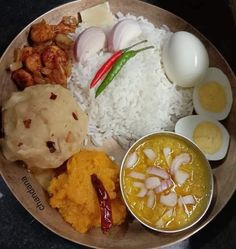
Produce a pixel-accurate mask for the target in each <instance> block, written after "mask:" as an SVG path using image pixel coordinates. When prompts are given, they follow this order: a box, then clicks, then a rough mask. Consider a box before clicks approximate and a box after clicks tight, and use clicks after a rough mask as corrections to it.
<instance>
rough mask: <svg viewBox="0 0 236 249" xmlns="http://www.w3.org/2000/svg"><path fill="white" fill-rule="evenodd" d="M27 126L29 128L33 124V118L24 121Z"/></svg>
mask: <svg viewBox="0 0 236 249" xmlns="http://www.w3.org/2000/svg"><path fill="white" fill-rule="evenodd" d="M23 123H24V126H25V128H27V129H29V128H30V125H31V119H25V120H24V121H23Z"/></svg>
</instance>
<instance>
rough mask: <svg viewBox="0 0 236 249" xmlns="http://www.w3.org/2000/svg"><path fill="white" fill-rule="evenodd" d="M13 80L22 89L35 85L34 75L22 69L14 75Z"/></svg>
mask: <svg viewBox="0 0 236 249" xmlns="http://www.w3.org/2000/svg"><path fill="white" fill-rule="evenodd" d="M12 79H13V80H14V81H15V83H16V84H17V86H18V87H19V88H20V89H24V88H25V87H28V86H32V85H34V80H33V77H32V75H31V74H30V73H29V72H27V71H26V70H24V69H22V68H20V69H18V70H16V71H14V72H13V73H12Z"/></svg>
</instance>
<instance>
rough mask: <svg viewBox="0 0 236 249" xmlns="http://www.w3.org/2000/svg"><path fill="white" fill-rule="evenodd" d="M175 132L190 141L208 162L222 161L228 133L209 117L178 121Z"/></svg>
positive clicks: (201, 116)
mask: <svg viewBox="0 0 236 249" xmlns="http://www.w3.org/2000/svg"><path fill="white" fill-rule="evenodd" d="M175 132H176V133H179V134H181V135H183V136H185V137H187V138H189V139H190V140H192V141H193V142H194V143H195V144H196V145H197V146H198V147H199V148H200V149H201V150H202V152H203V153H204V154H205V156H206V158H207V159H208V160H212V161H216V160H220V159H223V158H224V157H225V155H226V153H227V150H228V147H229V133H228V131H227V130H226V129H225V127H224V126H223V125H222V124H221V123H220V122H219V121H216V120H214V119H212V118H210V117H207V116H203V115H191V116H187V117H184V118H181V119H180V120H178V122H177V123H176V125H175Z"/></svg>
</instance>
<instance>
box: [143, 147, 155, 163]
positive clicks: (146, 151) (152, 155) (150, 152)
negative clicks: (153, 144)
mask: <svg viewBox="0 0 236 249" xmlns="http://www.w3.org/2000/svg"><path fill="white" fill-rule="evenodd" d="M143 153H144V154H145V156H146V157H147V158H148V159H149V160H151V161H154V159H155V158H156V154H155V152H154V151H153V150H152V149H144V150H143Z"/></svg>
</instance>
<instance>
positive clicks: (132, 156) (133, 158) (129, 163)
mask: <svg viewBox="0 0 236 249" xmlns="http://www.w3.org/2000/svg"><path fill="white" fill-rule="evenodd" d="M137 161H138V156H137V153H136V152H133V153H131V154H130V155H129V156H128V158H127V159H126V162H125V167H127V168H131V167H133V166H134V165H135V164H136V162H137Z"/></svg>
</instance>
